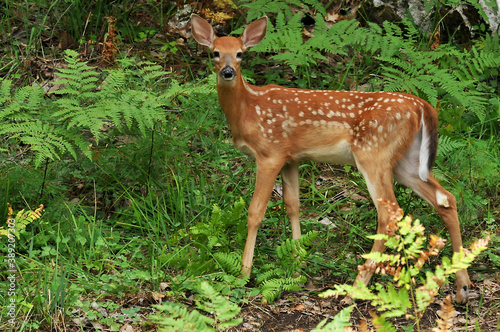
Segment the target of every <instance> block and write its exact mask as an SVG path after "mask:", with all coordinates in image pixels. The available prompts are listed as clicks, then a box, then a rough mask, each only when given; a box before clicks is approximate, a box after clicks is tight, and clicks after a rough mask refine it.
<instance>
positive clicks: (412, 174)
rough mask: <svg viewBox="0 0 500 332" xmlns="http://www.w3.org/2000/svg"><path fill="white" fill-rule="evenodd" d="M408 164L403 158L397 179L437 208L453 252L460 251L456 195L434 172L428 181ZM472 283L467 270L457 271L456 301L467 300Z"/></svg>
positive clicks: (398, 168)
mask: <svg viewBox="0 0 500 332" xmlns="http://www.w3.org/2000/svg"><path fill="white" fill-rule="evenodd" d="M408 165H409V164H408V163H407V162H406V160H403V161H402V162H401V163H400V165H399V166H398V167H396V168H395V172H394V177H395V179H396V180H397V181H398V182H399V183H401V184H403V185H405V186H407V187H408V188H410V189H412V190H413V191H414V192H415V193H416V194H417V195H418V196H420V197H421V198H422V199H424V200H425V201H427V202H428V203H429V204H431V205H432V206H433V207H434V208H435V209H436V211H437V212H438V214H439V215H440V216H441V218H442V219H443V221H444V223H445V225H446V228H447V229H448V232H449V233H450V238H451V245H452V248H453V252H460V249H461V248H462V236H461V232H460V223H459V221H458V214H457V203H456V199H455V197H454V196H453V195H452V194H451V193H449V192H448V191H447V190H445V189H444V188H443V187H442V186H441V185H440V184H439V182H438V181H437V180H436V179H434V177H433V176H432V174H430V175H429V178H428V179H427V181H422V180H421V179H420V177H419V176H418V174H417V173H416V171H415V169H414V168H412V167H409V166H408ZM470 284H471V282H470V280H469V274H468V273H467V270H461V271H458V272H457V273H456V281H455V285H456V290H457V291H456V296H455V302H457V303H465V302H467V300H468V298H469V286H470Z"/></svg>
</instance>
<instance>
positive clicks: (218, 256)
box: [214, 252, 241, 276]
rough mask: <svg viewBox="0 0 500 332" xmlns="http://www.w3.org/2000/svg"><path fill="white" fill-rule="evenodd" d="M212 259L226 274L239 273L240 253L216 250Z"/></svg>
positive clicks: (233, 274)
mask: <svg viewBox="0 0 500 332" xmlns="http://www.w3.org/2000/svg"><path fill="white" fill-rule="evenodd" d="M214 259H215V261H216V262H217V263H218V264H219V265H220V266H221V267H222V269H223V270H224V272H226V273H227V274H229V275H232V276H238V275H239V274H240V273H241V255H240V254H239V253H234V252H233V253H224V252H216V253H215V254H214Z"/></svg>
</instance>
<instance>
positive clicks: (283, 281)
mask: <svg viewBox="0 0 500 332" xmlns="http://www.w3.org/2000/svg"><path fill="white" fill-rule="evenodd" d="M306 281H307V278H306V277H305V276H299V277H288V278H275V279H269V280H266V281H264V282H263V283H262V285H261V286H260V287H259V288H260V290H261V293H262V296H263V297H264V298H265V299H266V300H267V301H268V302H272V301H274V300H275V299H276V298H278V297H279V296H280V295H281V294H282V293H283V292H296V291H299V290H301V289H302V286H300V284H304V283H305V282H306Z"/></svg>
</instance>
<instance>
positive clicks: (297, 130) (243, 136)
mask: <svg viewBox="0 0 500 332" xmlns="http://www.w3.org/2000/svg"><path fill="white" fill-rule="evenodd" d="M191 28H192V33H193V36H194V38H195V39H196V41H197V42H198V43H199V44H201V45H204V46H208V47H209V49H210V50H211V51H212V52H213V59H214V69H215V72H216V75H217V92H218V96H219V103H220V105H221V107H222V110H223V111H224V113H225V115H226V118H227V120H228V121H229V125H230V127H231V133H232V136H233V141H234V144H235V145H236V146H237V147H238V148H239V149H240V150H242V151H243V152H245V153H247V154H249V155H251V156H253V157H254V158H255V159H256V162H257V180H256V184H255V192H254V194H253V197H252V202H251V203H250V207H249V210H248V237H247V240H246V245H245V251H244V253H243V271H242V272H243V273H244V274H247V275H249V274H250V271H251V268H252V260H253V255H254V248H255V241H256V237H257V231H258V228H259V225H260V223H261V222H262V219H263V218H264V213H265V210H266V207H267V203H268V201H269V199H270V196H271V193H272V191H273V187H274V183H275V180H276V178H277V176H278V173H280V171H281V176H282V178H283V190H284V192H283V198H284V202H285V206H286V210H287V213H288V216H289V218H290V222H291V226H292V235H293V238H294V239H298V238H300V223H299V173H298V163H299V161H301V160H304V159H307V160H315V161H318V162H327V163H335V164H352V165H356V166H357V168H358V170H359V171H360V172H361V173H362V174H363V176H364V178H365V180H366V184H367V187H368V191H369V193H370V196H371V197H372V199H373V202H374V204H375V207H376V208H377V212H378V229H377V232H378V233H386V232H387V230H386V229H387V227H386V225H387V220H388V213H389V212H388V210H387V209H385V208H382V207H381V203H380V200H384V201H387V202H389V203H391V204H392V205H395V206H397V201H396V197H395V195H394V190H393V183H392V179H393V178H395V179H396V180H397V181H398V182H399V183H401V184H404V185H405V186H407V187H409V188H411V189H413V191H415V193H417V194H418V195H419V196H420V197H422V198H423V199H424V200H426V201H427V202H429V203H430V204H431V205H432V206H434V208H435V209H436V210H437V212H438V213H439V215H440V216H441V217H442V218H443V220H444V222H445V224H446V227H447V228H448V231H449V232H450V236H451V241H452V246H453V251H454V252H458V251H460V250H461V248H462V238H461V235H460V225H459V222H458V216H457V209H456V201H455V197H454V196H453V195H452V194H450V193H449V192H448V191H446V190H445V189H443V187H441V185H439V183H438V182H437V181H436V180H435V179H434V177H433V176H432V174H431V168H432V166H433V163H434V159H435V156H436V150H437V140H438V138H437V114H436V110H435V109H434V108H433V107H432V106H431V105H429V104H428V103H427V102H426V101H424V100H422V99H420V98H417V97H414V96H412V95H408V94H404V93H394V92H361V91H360V92H357V91H329V90H304V89H293V88H284V87H281V86H278V85H266V86H263V87H258V86H253V85H250V84H248V83H247V82H246V81H245V80H244V79H243V77H242V76H241V69H240V65H241V59H242V53H243V52H245V51H246V50H247V49H248V48H249V47H252V46H255V45H257V44H258V43H260V42H261V41H262V40H263V39H264V36H265V34H266V28H267V17H262V18H260V19H258V20H256V21H254V22H252V23H250V24H249V25H248V26H247V27H246V29H245V30H244V31H243V34H242V35H241V36H240V37H239V38H235V37H220V38H219V37H217V36H216V35H215V33H214V31H213V29H212V27H211V25H210V24H209V23H208V22H207V21H205V20H204V19H202V18H201V17H199V16H197V15H192V16H191ZM384 249H385V245H384V242H383V241H380V240H378V241H375V243H374V245H373V248H372V251H377V252H382V251H383V250H384ZM373 264H374V263H373V262H372V261H366V263H365V265H364V268H362V269H360V272H359V274H358V276H357V278H356V280H360V281H362V282H364V283H365V284H367V283H368V282H369V281H370V278H371V276H372V274H373V270H374V268H373ZM469 284H470V281H469V276H468V274H467V270H462V271H459V272H457V274H456V286H457V292H456V297H455V301H457V302H460V303H462V302H466V301H467V299H468V288H469Z"/></svg>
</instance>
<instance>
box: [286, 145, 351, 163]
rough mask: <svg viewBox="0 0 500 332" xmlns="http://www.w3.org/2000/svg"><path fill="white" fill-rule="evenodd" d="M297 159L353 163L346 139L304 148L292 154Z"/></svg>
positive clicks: (349, 146)
mask: <svg viewBox="0 0 500 332" xmlns="http://www.w3.org/2000/svg"><path fill="white" fill-rule="evenodd" d="M294 157H295V158H297V159H299V160H313V161H316V162H322V163H330V164H338V165H345V164H350V165H355V164H356V162H355V160H354V156H353V154H352V151H351V145H350V144H349V142H347V141H344V140H342V141H339V142H336V143H335V144H330V145H324V146H316V147H310V148H307V149H304V150H302V151H300V152H298V153H297V154H295V156H294Z"/></svg>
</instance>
